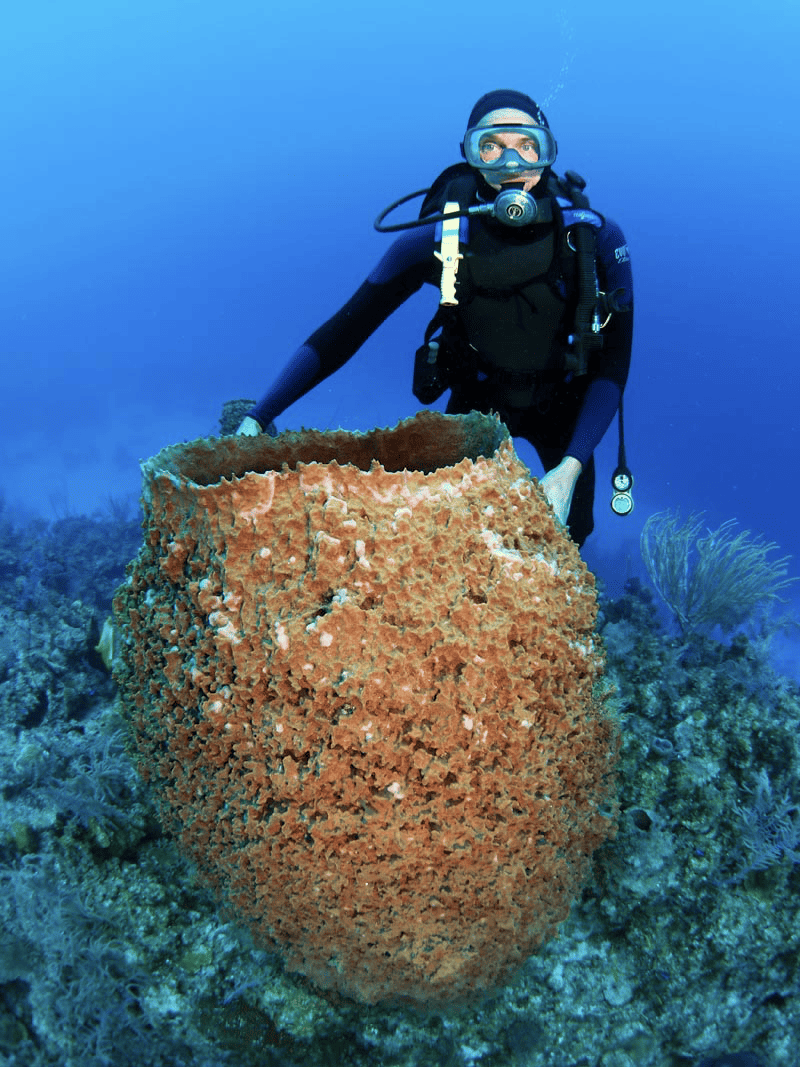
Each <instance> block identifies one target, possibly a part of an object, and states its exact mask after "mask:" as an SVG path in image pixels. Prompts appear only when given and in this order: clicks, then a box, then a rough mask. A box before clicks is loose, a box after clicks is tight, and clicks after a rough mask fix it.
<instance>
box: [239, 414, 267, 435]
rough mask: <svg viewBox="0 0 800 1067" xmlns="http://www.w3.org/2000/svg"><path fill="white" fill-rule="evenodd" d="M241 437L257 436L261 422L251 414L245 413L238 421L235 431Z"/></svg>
mask: <svg viewBox="0 0 800 1067" xmlns="http://www.w3.org/2000/svg"><path fill="white" fill-rule="evenodd" d="M236 432H237V433H240V434H241V435H242V436H243V437H258V435H259V434H260V433H261V432H262V431H261V424H260V423H259V422H257V420H256V419H254V418H253V417H252V415H245V417H244V418H243V419H242V421H241V422H240V423H239V429H238V430H237V431H236Z"/></svg>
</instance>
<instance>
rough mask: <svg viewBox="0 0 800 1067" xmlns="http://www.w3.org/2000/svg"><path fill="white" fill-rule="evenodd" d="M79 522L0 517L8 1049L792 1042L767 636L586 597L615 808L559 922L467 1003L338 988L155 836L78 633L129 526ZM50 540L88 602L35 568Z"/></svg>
mask: <svg viewBox="0 0 800 1067" xmlns="http://www.w3.org/2000/svg"><path fill="white" fill-rule="evenodd" d="M81 524H82V525H83V527H84V528H85V537H84V538H83V539H82V540H80V541H78V542H76V540H75V538H74V536H73V535H74V533H75V530H76V529H77V528H78V523H77V521H76V522H72V523H70V524H66V525H60V524H58V523H47V522H44V521H43V520H34V521H30V522H26V523H19V522H15V523H11V522H10V521H9V520H8V517H7V516H6V517H5V518H4V517H3V515H2V514H1V513H0V573H2V574H3V575H4V576H5V578H6V580H5V581H4V582H2V583H0V603H1V604H2V612H1V613H0V687H1V688H0V708H1V709H2V716H3V718H2V722H0V782H2V788H1V789H0V882H2V893H0V1063H2V1064H3V1067H108V1065H109V1064H113V1065H114V1067H123V1065H124V1067H127V1065H131V1067H132V1065H139V1064H141V1063H144V1062H146V1063H148V1064H153V1065H164V1067H183V1065H186V1067H219V1065H220V1064H225V1065H226V1067H312V1065H313V1067H376V1065H377V1064H380V1067H430V1065H431V1064H434V1063H435V1064H441V1065H443V1067H565V1065H566V1064H571V1065H572V1064H574V1065H576V1067H577V1065H581V1067H666V1065H669V1067H700V1064H703V1067H706V1065H707V1067H723V1065H724V1067H728V1065H731V1067H732V1065H734V1064H735V1065H736V1067H745V1065H747V1067H756V1065H757V1067H793V1065H795V1064H796V1063H797V1060H798V1057H797V1020H798V1018H800V962H799V961H800V922H798V899H800V896H799V894H800V863H797V862H796V856H795V854H796V852H797V843H796V840H795V837H794V834H795V833H796V828H797V816H796V813H797V810H798V808H800V803H799V802H800V743H798V738H800V689H798V686H797V684H796V682H795V681H792V680H790V679H787V678H785V677H782V676H781V675H779V674H777V673H776V672H775V670H774V668H773V666H772V665H771V662H770V658H769V649H768V646H767V645H766V644H765V643H764V642H763V641H761V640H753V638H752V637H751V636H748V635H746V634H745V635H743V634H734V635H732V636H730V635H729V636H727V637H726V639H725V641H724V643H723V642H722V641H720V640H717V639H713V638H711V637H708V636H699V635H694V636H693V637H692V638H691V639H687V638H686V637H683V636H681V635H676V634H675V633H672V632H669V631H666V630H665V629H664V628H663V626H662V625H661V624H660V623H659V617H658V614H657V612H656V610H655V607H654V599H653V594H651V593H650V591H649V589H648V588H647V587H646V586H643V585H642V584H640V583H639V582H637V581H635V580H632V581H631V582H630V583H629V585H628V588H627V591H626V592H625V594H624V595H623V596H621V597H619V598H615V599H613V600H611V599H609V598H607V597H605V596H603V595H601V600H600V615H599V618H598V626H599V629H600V632H601V635H602V639H603V641H604V643H605V646H606V677H607V680H608V681H610V682H613V683H614V684H615V685H616V687H617V689H618V695H617V697H616V698H615V701H614V702H615V707H616V713H617V715H618V716H619V720H620V723H621V740H622V745H621V750H620V756H619V767H618V777H619V781H620V806H621V808H622V815H621V819H620V823H619V829H618V833H617V837H616V839H615V840H613V841H609V842H607V843H606V844H604V845H603V846H602V847H601V848H600V849H599V850H598V851H597V852H596V853H595V854H594V856H593V858H592V866H593V877H592V878H591V879H590V880H589V881H588V882H587V884H586V887H585V888H584V890H583V892H582V893H581V895H580V897H579V899H578V901H577V903H576V904H575V905H574V906H573V908H572V911H571V913H570V915H569V917H568V919H567V920H566V921H565V922H564V923H563V925H562V926H561V928H560V931H559V935H558V937H557V938H555V939H553V940H551V941H549V942H547V943H546V944H544V945H543V947H542V948H541V950H540V951H539V953H538V954H536V955H534V956H532V957H531V958H530V959H529V960H528V961H527V962H526V963H525V964H524V966H523V968H522V970H521V972H520V974H519V975H518V976H517V978H516V979H515V980H514V981H513V982H511V983H509V985H508V986H506V987H505V988H503V989H501V990H499V991H498V992H497V993H496V995H495V996H494V997H493V998H491V999H490V1000H489V1001H484V1002H483V1003H481V1004H477V1003H472V1002H470V1003H468V1004H465V1005H463V1006H462V1007H461V1009H460V1010H458V1011H448V1012H446V1013H445V1012H441V1013H438V1012H436V1013H431V1014H429V1015H427V1016H425V1017H422V1016H421V1015H420V1014H419V1013H418V1012H416V1011H409V1010H407V1009H406V1008H404V1007H381V1006H375V1007H370V1006H364V1005H358V1004H355V1003H353V1002H351V1001H347V1000H341V1001H340V1002H339V1003H336V1004H333V1003H331V1002H330V1001H329V999H327V998H324V997H321V996H319V995H317V994H315V993H314V992H313V991H312V990H311V989H309V988H308V985H307V983H305V982H304V981H302V980H300V979H298V978H296V977H294V976H292V975H289V974H287V973H285V971H284V969H283V968H282V967H281V965H280V962H279V960H278V959H277V957H276V956H274V955H269V954H267V953H264V952H261V951H257V950H254V948H253V945H252V942H251V940H250V939H249V937H248V935H247V933H246V932H245V931H243V930H241V929H238V928H237V927H236V926H235V925H234V924H232V923H230V922H227V921H225V919H224V917H223V916H221V915H220V912H219V910H218V907H217V904H216V902H215V900H214V897H213V895H212V894H211V893H210V892H208V891H206V890H204V889H203V888H202V887H201V886H200V884H199V883H198V881H197V880H196V879H195V878H194V876H193V872H192V871H191V870H190V869H187V865H186V864H185V862H183V861H182V860H181V858H180V856H179V854H178V852H177V850H176V848H175V847H174V846H173V845H172V843H171V842H169V841H168V840H167V839H165V838H164V837H163V836H161V832H160V829H159V824H158V821H157V818H156V812H155V809H154V806H153V803H152V799H151V798H150V797H149V796H148V791H147V789H146V788H145V787H144V785H143V784H142V782H141V779H140V776H139V775H138V774H137V773H136V772H135V770H134V768H133V766H132V764H131V761H130V760H129V758H128V757H127V755H126V753H125V751H124V749H123V747H122V735H121V729H120V727H121V723H120V716H119V714H118V711H117V710H116V709H115V707H114V705H113V692H112V690H111V689H110V687H109V684H108V682H107V681H106V679H107V676H106V675H105V674H104V672H103V670H102V667H101V666H100V665H99V660H98V657H97V654H96V653H95V652H94V650H93V646H94V645H95V644H96V643H97V640H98V636H99V631H98V629H97V625H98V624H99V623H100V622H102V620H103V618H105V615H106V614H107V612H108V608H109V603H108V599H107V594H106V593H105V590H106V589H107V588H108V587H107V579H106V578H105V577H104V576H103V573H102V572H101V573H100V574H99V575H98V572H97V571H96V569H95V568H96V563H95V558H94V552H95V551H97V548H98V547H99V546H100V544H101V542H102V552H101V553H100V557H99V562H100V564H101V565H102V571H103V572H105V570H106V566H107V570H108V573H112V572H113V573H116V574H117V575H119V576H121V575H122V574H123V572H124V565H125V563H126V562H127V561H128V560H129V559H130V556H131V554H132V553H133V551H135V548H136V545H135V544H134V545H133V547H131V539H132V534H131V529H130V524H129V520H127V519H126V520H125V522H121V521H116V520H114V519H113V518H110V517H108V516H100V517H93V518H89V517H84V518H83V519H81ZM134 532H137V533H138V530H136V529H135V527H134ZM62 536H63V537H64V538H65V542H64V555H65V556H67V557H69V558H70V561H71V563H70V565H71V567H72V568H73V570H72V574H71V579H70V580H71V582H72V583H74V584H73V586H72V588H73V589H82V590H85V591H86V594H87V597H88V598H89V601H90V603H89V604H87V603H85V602H82V601H81V602H80V603H81V605H82V606H81V607H80V608H78V607H77V606H76V604H77V603H78V602H77V601H76V600H75V599H74V598H72V597H70V595H69V594H67V595H65V594H64V593H62V592H59V591H58V589H57V588H55V587H54V585H52V584H49V583H50V581H51V577H50V574H49V573H48V572H44V571H42V570H41V569H40V570H38V571H36V567H37V566H38V564H39V563H40V562H41V561H42V560H44V559H45V558H46V557H56V558H57V557H58V555H59V554H60V553H61V547H62V546H61V542H60V540H59V539H60V537H62ZM79 543H84V544H85V545H86V546H87V550H86V551H85V552H84V551H79V550H78V549H77V544H79ZM51 573H52V575H53V577H55V571H53V572H51ZM601 577H602V576H601ZM18 578H21V579H22V583H21V584H22V585H23V591H24V592H27V593H32V594H33V595H26V596H24V597H23V596H20V595H19V594H20V590H19V589H18V587H17V579H18ZM118 580H119V579H118ZM95 582H96V584H97V590H98V592H97V593H95V592H94V591H93V583H95ZM95 601H97V603H96V607H92V606H91V605H92V603H93V602H95ZM93 619H94V622H93V621H92V620H93ZM76 620H80V625H78V626H76V625H75V622H76ZM84 620H85V622H86V626H84ZM39 649H44V650H45V651H46V655H47V660H48V663H49V665H46V664H45V663H44V662H43V661H40V660H38V659H35V658H34V657H36V656H37V655H38V650H39ZM59 687H60V688H59ZM48 692H49V693H50V694H51V699H50V701H49V703H48V700H47V694H48ZM67 693H69V694H70V696H69V699H65V697H66V695H67ZM43 695H44V697H45V699H44V700H43V699H42V697H43ZM748 1052H749V1053H751V1054H750V1055H748ZM725 1053H730V1054H731V1055H725Z"/></svg>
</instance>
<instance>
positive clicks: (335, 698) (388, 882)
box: [115, 412, 616, 1006]
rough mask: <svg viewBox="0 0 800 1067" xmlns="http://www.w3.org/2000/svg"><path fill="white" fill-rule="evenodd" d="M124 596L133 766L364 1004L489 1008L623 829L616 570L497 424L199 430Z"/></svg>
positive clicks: (122, 669) (266, 917)
mask: <svg viewBox="0 0 800 1067" xmlns="http://www.w3.org/2000/svg"><path fill="white" fill-rule="evenodd" d="M145 495H146V512H145V541H144V545H143V547H142V549H141V551H140V554H139V557H138V559H137V560H136V561H135V563H134V565H133V568H132V570H131V573H130V576H129V579H128V581H127V583H126V584H125V585H124V586H123V587H122V589H121V590H120V592H119V593H118V595H117V598H116V601H115V611H116V618H117V624H118V627H119V630H120V642H119V652H118V656H119V662H118V663H117V661H116V660H115V676H116V678H117V680H118V681H119V683H120V687H121V692H122V697H123V705H124V707H125V709H126V712H127V714H128V715H129V717H130V720H131V726H132V730H133V734H134V737H135V742H136V750H137V762H138V764H139V767H140V769H141V771H142V773H143V775H144V776H145V777H146V778H147V779H148V780H149V781H150V783H151V784H152V785H153V787H154V789H155V792H156V796H157V800H158V805H159V811H160V815H161V818H162V821H163V822H164V824H165V826H167V827H168V828H169V829H170V831H171V832H172V833H174V834H175V835H176V836H177V838H178V840H179V842H180V847H181V849H182V850H183V851H184V852H185V854H186V855H188V856H189V857H190V858H191V859H192V860H193V861H194V862H195V863H196V864H197V866H198V868H199V869H200V870H201V872H202V873H203V875H204V877H205V878H206V879H207V880H208V882H209V883H210V884H211V885H213V886H214V888H215V889H216V890H217V891H218V892H219V893H220V894H221V896H222V898H223V900H224V901H225V903H226V904H227V905H228V910H229V912H230V914H231V915H232V916H233V917H235V918H236V919H237V920H238V921H239V922H243V923H245V924H246V925H247V926H248V927H249V928H250V929H251V930H252V932H253V934H254V936H255V938H256V942H257V943H258V944H259V945H261V946H262V947H264V948H267V949H270V950H273V951H278V952H279V953H280V954H281V956H282V957H283V958H284V960H285V961H286V963H287V966H288V967H289V968H290V969H291V970H293V971H299V972H300V973H302V974H304V975H306V976H307V977H309V978H311V979H312V980H313V981H314V982H315V983H316V984H317V985H318V986H320V987H322V988H323V989H328V990H333V991H335V992H338V993H344V994H346V995H348V996H351V997H354V998H356V999H358V1000H360V1001H362V1002H366V1003H376V1002H379V1001H384V1002H385V1001H398V1000H408V1001H414V1002H416V1003H422V1004H425V1005H428V1006H430V1005H434V1004H436V1005H445V1004H453V1003H464V1002H467V1001H468V1000H472V1001H474V1000H475V998H476V997H477V996H479V995H481V994H483V995H485V994H487V993H490V992H493V991H494V990H496V989H497V988H498V987H499V986H501V985H503V984H504V983H505V982H506V981H508V980H509V979H510V977H511V976H512V975H513V974H514V973H515V971H516V970H517V969H518V968H519V967H520V965H521V964H522V963H523V962H524V961H525V959H526V958H527V957H528V956H530V955H531V953H532V952H534V951H535V950H536V949H537V948H538V947H539V946H540V945H541V944H542V943H543V942H545V941H546V940H548V939H549V938H551V937H552V936H553V935H554V933H555V932H556V930H557V928H558V925H559V924H560V923H561V922H563V921H564V919H565V918H566V917H567V914H568V912H569V906H570V903H571V901H572V900H573V899H574V898H575V896H576V895H577V892H578V890H579V888H580V886H581V885H582V883H583V882H584V881H585V878H586V875H587V871H588V860H589V857H590V856H591V854H592V852H593V851H594V850H595V849H596V848H597V847H598V845H599V844H600V843H601V842H602V841H603V840H605V839H606V838H607V837H608V836H609V834H610V833H611V831H612V829H613V825H614V817H613V816H614V800H613V783H612V774H611V771H612V767H613V763H614V758H615V753H616V732H615V728H614V726H613V724H612V721H611V719H610V717H609V715H608V714H607V713H606V712H605V711H604V710H603V708H602V704H601V702H600V701H599V700H598V699H597V697H596V696H595V693H594V689H595V687H596V684H597V680H598V675H599V673H600V671H601V669H602V659H601V657H600V655H599V653H598V651H597V648H596V645H595V641H594V635H593V624H594V620H595V610H596V609H595V594H594V583H593V580H592V578H591V576H590V575H589V574H588V572H587V571H586V568H585V566H584V565H583V563H582V562H581V560H580V558H579V556H578V553H577V550H576V549H575V547H574V545H573V544H572V543H571V542H570V541H569V539H568V537H567V536H566V535H565V534H564V533H563V531H562V530H560V529H559V528H558V527H557V525H556V523H555V520H554V519H553V517H552V513H551V511H550V509H549V507H548V506H547V504H546V502H545V500H544V497H543V495H542V494H541V492H540V491H539V490H538V489H537V488H536V486H535V485H534V483H533V482H532V481H531V480H530V478H529V477H528V474H527V470H526V468H524V467H523V466H522V465H521V464H520V462H519V460H518V459H517V458H516V455H515V454H514V451H513V447H512V445H511V441H510V439H509V438H508V437H506V436H505V430H504V428H502V427H501V425H500V424H499V423H498V422H497V421H496V420H494V419H490V418H486V417H484V416H478V415H472V416H465V417H461V416H460V417H457V418H456V417H448V416H443V415H438V414H435V413H430V412H426V413H423V414H421V415H419V416H417V417H415V418H414V419H409V420H407V421H406V422H404V423H401V424H400V425H399V426H397V427H396V428H395V429H394V430H390V431H388V430H387V431H373V432H372V433H371V434H366V435H362V434H347V433H344V432H343V431H342V432H338V433H331V434H319V433H302V434H296V435H284V437H282V438H280V439H278V441H276V442H274V443H273V442H269V441H260V440H256V441H255V442H251V440H249V439H248V440H243V439H238V440H234V441H230V440H226V441H218V442H195V443H191V444H188V445H183V446H175V447H173V448H171V449H168V450H165V452H163V453H161V454H160V455H159V456H157V457H155V458H154V459H153V460H151V461H149V462H148V464H147V465H146V467H145Z"/></svg>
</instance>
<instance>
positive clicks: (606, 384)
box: [565, 219, 633, 464]
mask: <svg viewBox="0 0 800 1067" xmlns="http://www.w3.org/2000/svg"><path fill="white" fill-rule="evenodd" d="M597 257H598V277H599V281H600V288H601V289H602V290H603V291H604V292H606V293H608V294H612V293H613V294H615V299H616V301H617V304H618V306H619V307H620V308H624V310H621V311H615V312H614V313H613V314H612V316H611V321H610V322H609V324H608V326H606V327H605V329H604V330H603V348H602V349H601V351H600V352H599V353H598V354H597V355H595V356H594V357H593V358H592V360H591V362H590V365H589V378H590V382H589V387H588V389H587V390H586V396H585V397H584V400H583V405H582V407H581V410H580V413H579V414H578V418H577V420H576V422H575V428H574V430H573V433H572V438H571V440H570V442H569V445H568V446H567V449H566V453H565V454H566V455H567V456H571V457H574V458H575V459H577V460H578V461H579V462H580V463H581V464H586V462H587V461H588V459H589V457H590V456H591V454H592V453H593V452H594V450H595V448H597V446H598V445H599V444H600V441H601V440H602V438H603V435H604V434H605V432H606V430H607V429H608V427H609V426H610V425H611V420H612V419H613V418H614V415H615V414H616V411H617V408H618V407H619V402H620V400H621V399H622V391H623V389H624V388H625V383H626V381H627V380H628V370H629V368H630V362H631V347H632V344H633V275H632V273H631V263H630V255H629V252H628V246H627V245H626V243H625V237H624V236H623V233H622V230H620V228H619V226H617V224H616V223H614V222H612V221H611V220H610V219H606V222H605V225H604V226H603V228H602V229H601V231H600V233H599V234H598V240H597Z"/></svg>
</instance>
